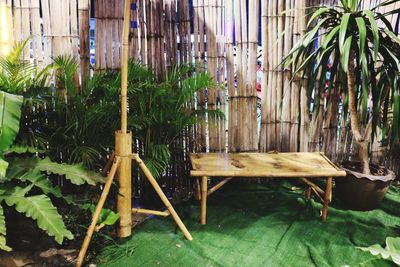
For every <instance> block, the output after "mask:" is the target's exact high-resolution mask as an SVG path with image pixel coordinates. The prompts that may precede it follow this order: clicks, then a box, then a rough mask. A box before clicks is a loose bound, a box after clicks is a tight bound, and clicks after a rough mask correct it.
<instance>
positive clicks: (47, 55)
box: [41, 0, 52, 65]
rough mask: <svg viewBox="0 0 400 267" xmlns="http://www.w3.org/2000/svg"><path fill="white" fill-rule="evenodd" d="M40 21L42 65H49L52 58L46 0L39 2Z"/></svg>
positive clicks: (48, 9)
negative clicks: (40, 10) (42, 40)
mask: <svg viewBox="0 0 400 267" xmlns="http://www.w3.org/2000/svg"><path fill="white" fill-rule="evenodd" d="M41 6H42V19H43V23H42V26H43V39H44V42H43V54H44V60H43V61H44V65H49V64H50V62H51V57H52V37H51V32H52V30H51V21H50V6H49V1H48V0H41Z"/></svg>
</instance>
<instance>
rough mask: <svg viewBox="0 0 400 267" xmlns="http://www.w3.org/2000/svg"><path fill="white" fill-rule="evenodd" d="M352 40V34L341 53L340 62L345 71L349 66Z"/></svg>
mask: <svg viewBox="0 0 400 267" xmlns="http://www.w3.org/2000/svg"><path fill="white" fill-rule="evenodd" d="M351 41H352V37H351V36H349V37H347V39H346V42H345V43H344V46H343V51H342V52H341V55H340V62H341V63H342V68H343V71H344V72H347V68H348V66H349V56H350V50H351Z"/></svg>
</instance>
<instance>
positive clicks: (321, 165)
mask: <svg viewBox="0 0 400 267" xmlns="http://www.w3.org/2000/svg"><path fill="white" fill-rule="evenodd" d="M190 160H191V163H192V171H191V172H190V175H191V176H194V177H196V178H197V179H196V195H195V197H196V199H197V200H201V224H206V209H207V197H208V196H209V195H211V194H212V193H214V192H215V191H217V190H218V189H220V188H221V187H222V186H223V185H225V184H226V183H227V182H229V181H230V180H231V179H233V178H234V177H265V178H299V179H301V180H302V181H304V182H305V183H306V184H307V185H308V186H309V187H308V189H306V191H305V194H306V196H307V197H310V194H311V192H313V193H315V195H316V196H317V197H318V198H319V199H320V200H321V202H322V203H323V208H322V215H321V216H322V220H323V221H325V220H326V217H327V214H328V205H329V203H330V202H331V201H332V177H342V176H346V172H345V171H343V170H341V169H340V168H339V167H337V166H336V165H335V164H333V163H332V162H331V161H330V160H329V159H328V158H327V157H326V156H325V155H324V154H323V153H319V152H312V153H310V152H300V153H194V154H191V155H190ZM200 177H201V178H202V179H201V186H200ZM209 177H225V179H223V180H222V181H221V182H219V183H218V184H216V185H215V186H214V187H212V188H211V189H208V188H207V182H208V178H209ZM317 177H322V178H326V188H325V190H322V189H321V188H320V187H319V186H317V185H316V184H315V183H313V182H311V181H310V180H309V178H317ZM200 189H201V193H200Z"/></svg>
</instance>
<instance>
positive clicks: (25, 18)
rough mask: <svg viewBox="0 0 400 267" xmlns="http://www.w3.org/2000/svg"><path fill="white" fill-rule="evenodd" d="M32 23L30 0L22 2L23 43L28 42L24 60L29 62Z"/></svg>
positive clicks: (22, 0)
mask: <svg viewBox="0 0 400 267" xmlns="http://www.w3.org/2000/svg"><path fill="white" fill-rule="evenodd" d="M30 21H31V18H30V16H29V0H21V38H22V41H25V40H28V44H27V45H26V46H25V48H24V52H23V56H22V57H23V60H24V61H29V60H30V58H31V55H30V54H31V53H30V42H31V40H30V37H31V29H30Z"/></svg>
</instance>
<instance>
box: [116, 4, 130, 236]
mask: <svg viewBox="0 0 400 267" xmlns="http://www.w3.org/2000/svg"><path fill="white" fill-rule="evenodd" d="M130 11H131V8H130V0H125V5H124V21H123V29H122V57H121V130H120V131H118V132H116V133H115V152H116V154H117V155H118V156H119V157H121V163H120V166H119V168H118V183H119V194H118V202H117V209H118V213H119V215H120V227H119V230H118V234H119V236H120V237H127V236H130V235H131V231H132V228H131V227H132V217H131V208H132V205H131V194H132V192H131V190H132V189H131V158H130V157H131V154H132V133H131V132H128V131H127V114H128V111H127V104H128V103H127V102H128V99H127V93H128V92H127V91H128V58H129V28H130Z"/></svg>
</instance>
